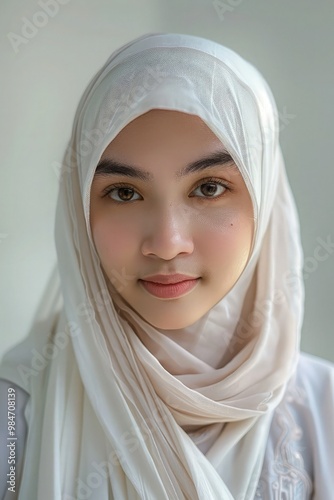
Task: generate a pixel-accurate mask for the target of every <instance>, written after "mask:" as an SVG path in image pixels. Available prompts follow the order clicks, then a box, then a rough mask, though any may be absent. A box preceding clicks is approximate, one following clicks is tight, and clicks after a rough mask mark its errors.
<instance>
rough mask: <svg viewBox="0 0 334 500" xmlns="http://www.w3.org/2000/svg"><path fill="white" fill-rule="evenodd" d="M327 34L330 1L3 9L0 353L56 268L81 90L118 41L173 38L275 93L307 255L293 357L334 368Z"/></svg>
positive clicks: (154, 0)
mask: <svg viewBox="0 0 334 500" xmlns="http://www.w3.org/2000/svg"><path fill="white" fill-rule="evenodd" d="M333 26H334V2H333V1H332V0H327V1H326V0H318V1H317V2H315V1H314V0H312V1H311V0H294V2H291V1H288V0H276V1H275V0H223V1H218V0H215V1H211V0H168V1H166V0H139V1H138V0H137V1H136V0H112V1H107V0H91V1H89V0H44V1H43V0H40V1H35V0H33V1H32V0H15V2H13V1H9V0H4V1H3V2H2V3H1V6H0V33H1V38H0V58H1V85H2V88H1V93H0V99H1V107H0V109H1V113H0V120H1V133H0V146H1V183H0V204H1V205H0V210H1V212H0V213H1V219H0V255H1V258H0V272H1V281H0V283H1V285H0V287H1V288H0V300H1V320H0V332H1V349H0V354H1V353H2V352H4V351H5V350H7V349H8V348H9V347H10V346H12V345H14V344H15V343H17V342H18V341H19V340H20V339H22V338H23V337H24V336H25V335H26V334H27V332H28V330H29V328H30V325H31V322H32V319H33V316H34V313H35V310H36V308H37V306H38V303H39V301H40V300H41V297H42V296H43V290H44V288H45V286H46V283H47V281H48V279H49V276H50V273H51V269H52V267H53V265H54V263H55V261H56V254H55V248H54V239H53V238H54V237H53V231H54V213H55V203H56V195H57V189H58V176H57V164H59V162H61V161H62V157H63V153H64V150H65V147H66V145H67V141H68V139H69V136H70V133H71V126H72V121H73V117H74V112H75V109H76V106H77V104H78V101H79V99H80V97H81V95H82V92H83V91H84V89H85V87H86V86H87V84H88V82H89V81H90V79H91V78H92V77H93V75H94V74H95V72H96V71H97V70H98V69H99V68H100V67H101V66H102V65H103V64H104V62H105V61H106V59H107V58H108V57H109V56H110V54H111V52H112V51H113V50H114V49H116V48H117V47H119V46H120V45H122V44H123V43H125V42H127V41H129V40H131V39H133V38H135V37H137V36H139V35H142V34H144V33H157V32H174V33H189V34H194V35H199V36H203V37H205V38H210V39H213V40H216V41H218V42H219V43H221V44H223V45H226V46H228V47H230V48H232V49H234V50H235V51H237V52H238V53H240V54H241V55H242V56H243V57H244V58H245V59H247V60H249V61H250V62H251V63H253V64H254V65H255V66H256V67H257V68H258V69H259V70H260V71H261V72H262V74H263V75H264V76H265V78H266V80H267V81H268V83H269V85H270V87H271V89H272V91H273V94H274V96H275V98H276V102H277V106H278V110H279V116H280V124H281V129H282V130H281V145H282V149H283V153H284V157H285V161H286V166H287V171H288V176H289V179H290V182H291V186H292V189H293V192H294V195H295V199H296V203H297V206H298V210H299V215H300V220H301V230H302V242H303V248H304V255H305V267H304V277H305V287H306V302H305V319H304V326H303V333H302V349H303V350H304V351H307V352H310V353H313V354H316V355H319V356H321V357H324V358H327V359H329V360H332V361H334V336H333V326H332V325H333V320H334V303H333V290H332V284H333V282H334V280H333V278H334V248H333V243H332V242H333V241H334V224H333V215H334V202H333V187H334V173H333V153H332V151H333V132H334V127H333V116H334V81H333V80H334V78H333V75H334V58H333V48H334V30H333ZM326 242H327V244H326ZM319 245H320V247H321V251H320V250H319Z"/></svg>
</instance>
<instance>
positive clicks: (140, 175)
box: [94, 150, 239, 181]
mask: <svg viewBox="0 0 334 500" xmlns="http://www.w3.org/2000/svg"><path fill="white" fill-rule="evenodd" d="M216 165H221V166H224V167H225V168H229V169H232V170H237V171H239V169H238V167H237V166H236V164H235V163H234V160H233V158H232V156H231V155H230V154H229V153H228V152H227V151H225V150H224V151H217V152H215V153H213V154H211V155H209V156H205V157H203V158H200V159H199V160H196V161H194V162H192V163H189V164H188V165H186V166H185V167H184V168H182V169H181V170H179V171H178V172H177V173H176V177H184V176H185V175H189V174H192V173H195V172H200V171H202V170H205V169H208V168H212V167H214V166H216ZM107 175H108V176H109V175H124V176H126V177H132V178H135V179H140V180H142V181H152V180H153V175H152V174H151V172H146V171H145V170H142V169H140V168H137V167H135V166H133V165H127V164H125V163H121V162H119V161H117V160H113V159H111V158H104V159H102V160H100V161H99V163H98V165H97V167H96V170H95V174H94V176H95V177H96V176H107Z"/></svg>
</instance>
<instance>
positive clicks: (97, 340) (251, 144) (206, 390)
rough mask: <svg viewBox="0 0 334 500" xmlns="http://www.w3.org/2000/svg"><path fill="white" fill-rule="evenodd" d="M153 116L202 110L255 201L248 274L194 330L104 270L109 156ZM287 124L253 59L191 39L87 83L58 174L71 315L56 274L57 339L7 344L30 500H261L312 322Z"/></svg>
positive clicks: (25, 495) (163, 38) (120, 64)
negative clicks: (283, 147)
mask: <svg viewBox="0 0 334 500" xmlns="http://www.w3.org/2000/svg"><path fill="white" fill-rule="evenodd" d="M156 108H158V109H168V110H178V111H182V112H185V113H190V114H195V115H197V116H199V117H200V118H201V119H202V120H203V121H204V122H205V123H206V124H207V125H208V126H209V127H210V129H211V130H212V131H213V132H214V133H215V134H216V136H217V137H218V138H219V139H220V140H221V142H222V143H223V144H224V145H225V147H226V148H227V149H228V151H229V152H230V154H231V156H232V157H233V159H234V161H235V163H236V164H237V166H238V167H239V169H240V172H241V174H242V176H243V178H244V180H245V182H246V185H247V187H248V189H249V192H250V195H251V198H252V202H253V207H254V218H255V238H254V244H253V250H252V255H251V257H250V259H249V262H248V264H247V266H246V268H245V270H244V272H243V273H242V275H241V277H240V278H239V280H238V282H237V283H236V284H235V286H234V287H233V288H232V290H231V291H230V292H229V293H228V294H227V296H225V297H224V298H223V299H222V300H221V301H220V302H219V303H218V304H217V305H216V306H215V307H213V308H212V309H211V310H210V311H209V312H208V313H207V314H206V315H205V316H204V317H203V318H201V319H200V320H198V321H197V322H196V323H195V324H194V325H191V326H190V327H189V328H186V329H184V330H182V331H162V330H159V329H157V328H155V327H153V326H151V325H149V324H148V323H147V322H145V321H144V320H143V319H142V318H140V317H139V315H138V314H136V312H135V311H133V310H132V309H131V308H130V307H129V306H128V305H127V304H126V303H125V302H124V301H123V300H122V299H121V297H120V296H119V294H118V293H117V291H115V289H116V288H117V286H115V283H114V284H111V283H110V282H108V280H107V279H106V277H105V275H104V273H103V271H102V270H101V267H100V263H99V259H98V256H97V253H96V251H95V247H94V244H93V242H92V238H91V233H90V227H89V196H90V186H91V181H92V176H93V174H94V170H95V168H96V165H97V163H98V161H99V158H100V156H101V154H102V152H103V150H104V149H105V148H106V147H107V145H108V144H109V143H110V141H111V140H112V139H113V138H114V137H115V136H116V135H117V134H118V133H119V132H120V131H121V130H122V129H123V128H124V126H125V125H127V124H128V123H129V122H130V121H132V120H133V119H134V118H136V117H137V116H139V115H141V114H143V113H145V112H147V111H149V110H151V109H156ZM277 117H278V113H277V110H276V107H275V103H274V100H273V98H272V95H271V92H270V90H269V89H268V87H267V85H266V83H265V82H264V80H263V78H262V77H261V76H260V75H259V73H258V72H257V71H256V70H255V69H254V68H253V66H251V65H250V64H249V63H247V62H245V61H244V60H243V59H242V58H241V57H240V56H238V55H237V54H235V53H234V52H233V51H231V50H229V49H227V48H225V47H223V46H221V45H219V44H218V43H215V42H212V41H209V40H205V39H202V38H198V37H194V36H189V35H176V34H156V35H148V36H144V37H140V38H139V39H136V40H134V41H133V42H131V43H129V44H127V45H125V46H124V47H122V48H121V49H119V50H118V51H116V52H115V53H114V54H112V56H111V57H110V59H109V60H108V61H107V63H106V64H105V66H104V67H103V68H102V69H101V70H100V72H99V73H98V74H97V76H96V77H94V79H93V80H92V81H91V83H90V85H89V87H88V89H87V91H86V92H85V94H84V96H83V97H82V99H81V102H80V104H79V108H78V111H77V114H76V117H75V121H74V127H73V134H72V139H71V142H70V146H69V148H68V151H67V154H66V157H65V160H64V165H63V171H62V175H61V179H60V180H61V182H60V191H59V199H58V206H57V218H56V245H57V253H58V269H59V274H60V290H61V293H60V295H61V297H62V304H63V305H62V307H61V312H60V314H59V317H58V316H57V314H56V312H57V311H56V310H57V307H58V309H59V301H58V300H56V297H57V291H59V287H58V288H57V286H58V285H57V281H55V282H54V285H55V287H56V293H55V295H54V299H51V298H50V308H49V307H47V306H46V305H44V306H43V307H44V310H43V311H42V313H43V318H47V319H48V320H49V324H48V325H47V328H46V330H44V332H42V333H38V334H37V333H36V332H35V333H34V334H31V335H30V336H29V338H28V339H27V340H26V342H25V343H23V344H22V345H20V346H18V347H17V348H16V349H14V350H12V351H10V352H9V353H8V354H7V355H6V357H5V358H4V361H3V365H2V371H1V372H0V375H2V376H4V377H5V378H8V379H9V380H13V381H14V382H16V383H17V384H19V385H20V386H22V387H23V388H25V390H27V392H29V394H30V395H31V398H30V401H29V404H28V407H27V410H26V416H27V420H28V425H29V435H28V440H27V455H26V462H25V467H24V471H23V478H22V488H21V492H22V493H21V494H20V497H19V498H20V499H29V500H30V499H31V500H32V499H34V500H35V499H37V500H42V499H43V500H45V499H46V498H48V499H55V500H60V499H62V500H64V499H65V500H73V499H77V500H78V499H82V498H94V499H95V500H106V499H112V498H113V499H117V500H120V499H129V500H134V499H150V500H152V499H158V500H163V499H165V500H171V499H175V500H181V499H188V500H195V499H200V500H209V499H210V500H211V499H212V500H222V499H223V500H231V499H238V500H241V499H252V498H253V497H254V494H255V490H256V487H257V484H258V480H259V475H260V472H261V468H262V462H263V456H264V452H265V447H266V442H267V438H268V432H269V427H270V423H271V417H272V412H273V409H274V408H275V407H276V406H277V405H278V403H279V402H280V400H281V399H282V397H283V395H284V391H285V387H286V384H287V381H288V380H289V379H290V377H291V375H292V374H293V372H294V370H295V367H296V362H297V359H298V353H299V335H300V328H301V321H302V315H303V286H302V283H301V280H299V279H295V277H296V276H297V275H298V273H299V272H300V270H301V267H302V252H301V245H300V239H299V226H298V217H297V214H296V209H295V205H294V201H293V198H292V195H291V192H290V188H289V184H288V181H287V178H286V174H285V168H284V163H283V160H282V156H281V152H280V147H279V144H278V119H277ZM115 237H117V235H115ZM118 279H119V280H120V281H121V280H122V279H126V278H124V277H123V278H122V277H118ZM50 297H53V296H51V288H50ZM56 306H57V307H56ZM53 319H54V320H56V319H57V321H55V323H54V324H52V321H53ZM36 352H38V353H42V354H41V357H40V359H39V361H38V362H37V361H36V359H37V358H36ZM217 353H218V354H217ZM34 356H35V357H34ZM37 357H38V356H37ZM33 358H34V359H33ZM42 358H44V361H45V358H46V359H48V360H49V361H48V363H43V362H42ZM38 365H39V366H40V367H38Z"/></svg>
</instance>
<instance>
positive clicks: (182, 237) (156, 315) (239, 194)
mask: <svg viewBox="0 0 334 500" xmlns="http://www.w3.org/2000/svg"><path fill="white" fill-rule="evenodd" d="M222 149H224V147H223V145H222V143H221V142H220V141H219V139H218V138H217V137H216V136H215V135H214V134H213V132H212V131H211V130H210V129H209V128H208V127H207V125H206V124H205V123H204V122H203V121H202V120H201V119H200V118H199V117H197V116H194V115H189V114H185V113H181V112H177V111H167V110H152V111H149V112H148V113H145V114H144V115H141V116H140V117H138V118H136V119H135V120H133V121H132V122H131V123H129V124H128V125H127V126H126V127H125V128H124V129H123V130H122V131H121V132H120V133H119V134H118V136H117V137H116V138H115V139H114V140H113V141H112V142H111V143H110V144H109V145H108V147H107V148H106V149H105V151H104V152H103V154H102V156H101V159H102V160H103V159H113V160H117V161H119V162H122V163H126V164H128V165H132V166H135V167H137V168H140V169H142V170H145V171H148V172H150V173H151V174H152V176H153V180H152V181H142V180H139V179H134V178H130V177H125V176H124V175H119V174H118V175H95V176H94V179H93V182H92V186H91V205H90V224H91V230H92V235H93V240H94V244H95V246H96V250H97V253H98V255H99V257H100V261H101V266H102V268H103V270H104V272H105V274H106V275H107V277H108V278H109V280H110V281H111V283H113V285H114V287H115V288H116V289H117V291H118V293H120V295H121V296H122V297H123V298H124V299H125V301H126V302H127V303H128V304H129V305H130V306H131V307H132V308H133V309H134V310H135V311H136V312H137V313H138V314H139V315H140V316H141V317H142V318H143V319H144V320H146V321H147V322H148V323H150V324H151V325H153V326H155V327H156V328H159V329H169V330H170V329H180V328H185V327H187V326H189V325H192V324H193V323H195V322H196V321H197V320H198V319H199V318H201V317H202V316H203V315H204V314H206V313H207V312H208V311H209V309H211V308H212V307H213V306H214V305H215V304H217V302H219V301H220V300H221V299H222V298H223V297H224V296H225V295H226V294H227V293H228V292H229V291H230V290H231V288H232V287H233V285H234V284H235V283H236V281H237V280H238V278H239V276H240V274H241V273H242V271H243V269H244V268H245V265H246V263H247V260H248V258H249V255H250V250H251V244H252V238H253V231H254V219H253V207H252V202H251V198H250V195H249V193H248V190H247V188H246V185H245V183H244V180H243V178H242V176H241V174H240V173H239V171H238V169H237V168H236V167H235V165H234V164H233V163H230V164H229V167H228V166H226V165H215V166H211V167H210V168H209V169H206V170H203V171H199V172H194V173H190V174H188V175H186V176H184V177H176V172H177V171H178V170H179V169H182V168H184V167H185V166H186V165H188V164H189V163H190V162H193V161H196V160H199V159H200V158H203V157H204V156H207V155H209V154H212V153H215V152H217V151H221V150H222ZM100 161H101V160H100ZM231 167H232V168H231ZM233 167H234V168H233ZM211 177H214V178H215V181H217V180H218V181H219V180H220V181H221V182H223V183H226V185H227V186H228V189H227V188H224V187H223V186H220V185H219V184H215V183H214V181H213V180H210V178H211ZM120 182H121V183H124V184H125V185H126V187H125V188H124V187H123V188H122V187H121V188H119V187H118V188H117V189H116V187H114V189H113V191H110V190H111V189H112V188H113V185H115V184H117V183H120ZM107 190H109V193H107ZM114 200H116V201H120V202H121V203H116V201H114ZM122 200H124V201H122ZM159 273H160V274H173V273H182V274H189V275H191V276H192V277H195V278H201V279H200V280H199V282H198V284H197V286H196V287H195V288H194V289H192V290H191V291H189V292H188V293H187V294H186V295H183V296H181V297H178V298H172V299H171V298H168V299H161V298H157V297H154V296H152V295H150V294H149V293H148V292H147V290H145V289H144V288H143V286H142V284H141V283H140V281H139V280H140V279H143V278H144V277H146V276H149V275H152V274H159ZM116 276H125V277H126V278H125V279H122V280H117V279H116V278H115V277H116Z"/></svg>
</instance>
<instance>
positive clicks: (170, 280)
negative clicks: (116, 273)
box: [140, 274, 198, 285]
mask: <svg viewBox="0 0 334 500" xmlns="http://www.w3.org/2000/svg"><path fill="white" fill-rule="evenodd" d="M196 279H198V276H191V275H189V274H154V275H151V276H145V277H144V278H141V280H140V281H149V282H152V283H158V284H161V285H171V284H175V283H181V282H182V281H189V280H196Z"/></svg>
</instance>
